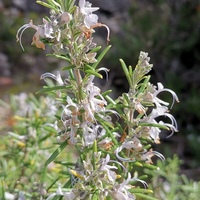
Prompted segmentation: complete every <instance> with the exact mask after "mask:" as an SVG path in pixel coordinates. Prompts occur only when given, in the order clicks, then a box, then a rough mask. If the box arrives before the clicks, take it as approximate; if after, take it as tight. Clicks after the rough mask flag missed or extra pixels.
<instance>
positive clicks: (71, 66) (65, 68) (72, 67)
mask: <svg viewBox="0 0 200 200" xmlns="http://www.w3.org/2000/svg"><path fill="white" fill-rule="evenodd" d="M74 68H76V66H75V65H69V66H66V67H63V68H62V70H70V69H74Z"/></svg>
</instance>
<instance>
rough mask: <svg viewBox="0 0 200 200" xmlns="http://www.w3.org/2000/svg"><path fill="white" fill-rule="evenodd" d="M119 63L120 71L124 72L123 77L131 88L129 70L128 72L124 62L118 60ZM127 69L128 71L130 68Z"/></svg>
mask: <svg viewBox="0 0 200 200" xmlns="http://www.w3.org/2000/svg"><path fill="white" fill-rule="evenodd" d="M119 61H120V63H121V66H122V69H123V71H124V74H125V76H126V78H127V80H128V83H129V85H130V87H131V88H132V85H133V84H132V80H131V76H130V73H129V70H128V68H127V66H126V64H125V62H124V61H123V60H122V59H119ZM129 69H130V67H129Z"/></svg>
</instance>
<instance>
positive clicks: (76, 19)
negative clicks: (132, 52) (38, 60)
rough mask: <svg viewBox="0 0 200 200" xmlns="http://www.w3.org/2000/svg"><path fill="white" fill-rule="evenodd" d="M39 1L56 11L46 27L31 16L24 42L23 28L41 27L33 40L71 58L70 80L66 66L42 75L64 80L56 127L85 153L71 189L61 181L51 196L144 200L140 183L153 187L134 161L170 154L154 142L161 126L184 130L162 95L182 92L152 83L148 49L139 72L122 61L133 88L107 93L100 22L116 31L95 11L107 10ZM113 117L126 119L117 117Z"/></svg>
mask: <svg viewBox="0 0 200 200" xmlns="http://www.w3.org/2000/svg"><path fill="white" fill-rule="evenodd" d="M37 2H38V3H40V4H42V5H44V6H46V7H48V8H50V9H51V12H50V18H46V19H43V25H39V26H36V25H34V24H33V22H32V21H30V23H29V24H25V25H24V26H22V27H21V28H20V29H19V30H18V32H17V40H18V41H20V44H21V46H22V43H21V37H22V34H23V32H24V31H25V30H26V29H27V28H29V27H31V28H34V29H35V30H36V33H35V35H34V36H33V42H32V44H35V45H36V47H38V48H42V49H45V44H49V45H50V46H51V47H52V49H53V51H54V54H53V56H56V57H57V58H60V59H64V60H66V61H67V62H68V66H67V67H66V68H65V70H68V71H69V77H67V78H65V79H62V78H61V75H60V73H59V72H58V73H57V75H54V74H52V73H49V72H48V73H45V74H43V75H42V76H41V79H44V80H47V79H48V78H52V79H54V80H55V81H56V82H57V85H58V86H59V87H53V88H54V94H55V96H56V98H57V99H58V101H59V102H60V104H61V107H62V111H61V116H60V120H59V121H60V123H61V124H62V127H59V128H58V127H57V126H56V127H55V128H57V129H59V130H62V131H60V133H59V136H58V140H59V142H61V143H62V142H65V141H67V143H68V145H72V146H75V147H76V149H77V150H78V153H79V156H80V159H79V160H78V161H77V162H76V163H75V167H73V168H71V169H70V170H69V171H70V173H71V182H70V184H69V188H68V190H67V191H64V190H62V187H61V186H59V187H58V189H57V192H55V193H53V194H51V195H50V196H49V197H48V199H52V198H53V197H54V196H56V195H61V196H63V197H64V198H65V199H70V200H71V199H95V198H96V196H98V199H102V200H103V199H105V197H110V198H112V199H118V200H123V199H124V200H127V199H136V196H135V195H134V190H133V189H134V186H133V185H132V183H133V182H135V181H139V182H141V183H142V184H143V185H144V186H145V187H146V186H147V184H146V183H145V182H144V181H143V180H140V179H139V178H138V177H137V175H131V174H132V173H134V164H135V163H136V162H137V164H138V162H140V165H141V166H143V163H148V164H151V163H152V160H151V157H152V156H154V155H156V156H158V157H160V158H161V159H164V157H163V156H162V155H161V154H160V153H158V152H156V151H153V150H152V149H151V145H149V143H150V142H155V143H157V144H158V143H160V138H159V134H160V132H161V129H170V130H171V131H172V134H173V132H175V131H177V124H176V121H175V119H174V117H173V116H172V115H171V114H169V113H168V110H169V109H168V106H169V103H167V102H165V101H163V100H161V99H159V98H158V94H159V93H161V92H162V91H168V92H170V93H171V94H172V96H173V100H176V101H178V98H177V96H176V94H175V93H174V92H173V91H171V90H169V89H165V88H164V87H163V86H162V84H161V83H158V86H157V87H156V86H154V85H152V84H150V82H149V76H147V73H148V72H149V71H150V70H151V68H152V67H153V66H152V65H151V64H149V57H148V54H147V53H144V52H141V53H140V56H139V61H138V64H137V66H136V68H135V69H134V70H132V68H131V67H129V68H127V67H126V65H125V63H124V62H123V61H122V60H121V64H122V68H123V70H124V72H125V75H126V77H127V80H128V82H129V85H130V90H129V92H128V93H124V94H123V95H122V96H121V97H119V98H118V99H117V100H115V101H114V100H112V99H111V98H110V97H109V96H108V93H109V92H107V93H106V92H105V93H104V94H102V93H101V90H100V88H98V87H97V86H95V85H94V83H93V80H94V78H95V76H97V77H101V74H100V73H99V72H100V71H101V70H104V71H105V72H106V74H107V72H108V70H107V69H106V68H99V69H96V67H97V65H98V64H99V62H100V60H101V59H102V57H103V56H104V55H105V53H106V52H107V50H108V49H109V47H107V48H106V50H104V51H103V53H101V54H100V56H99V57H97V58H96V56H97V51H98V50H99V49H100V48H99V47H98V46H97V45H96V44H95V43H94V42H93V37H92V34H93V33H94V28H96V27H102V26H103V27H105V28H106V29H107V32H108V36H107V41H109V35H110V31H109V28H108V27H107V26H106V25H105V24H102V23H99V22H98V16H97V15H96V14H93V12H94V11H97V10H98V9H99V8H98V7H92V5H91V4H90V3H89V2H86V1H85V0H80V1H79V4H78V5H75V4H74V1H73V0H63V1H62V0H59V1H56V0H49V1H48V3H45V2H41V1H37ZM22 48H23V46H22ZM47 83H48V81H47ZM48 90H50V89H49V88H48ZM63 91H64V92H63ZM51 92H52V90H51ZM112 116H114V118H117V119H118V120H119V119H120V120H121V121H122V123H119V122H118V120H113V118H112ZM160 116H164V117H167V118H169V119H170V122H171V123H164V122H163V121H156V118H158V117H160ZM130 191H133V192H130Z"/></svg>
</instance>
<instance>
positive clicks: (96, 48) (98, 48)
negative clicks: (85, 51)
mask: <svg viewBox="0 0 200 200" xmlns="http://www.w3.org/2000/svg"><path fill="white" fill-rule="evenodd" d="M100 49H101V46H97V47H95V48H93V49H92V50H91V51H90V53H93V52H97V51H99V50H100Z"/></svg>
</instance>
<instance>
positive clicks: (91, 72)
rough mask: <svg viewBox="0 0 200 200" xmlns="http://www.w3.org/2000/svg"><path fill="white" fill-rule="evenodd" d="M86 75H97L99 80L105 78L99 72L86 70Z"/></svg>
mask: <svg viewBox="0 0 200 200" xmlns="http://www.w3.org/2000/svg"><path fill="white" fill-rule="evenodd" d="M85 72H86V73H88V74H90V75H95V76H96V77H98V78H101V79H102V78H103V76H102V75H101V74H99V73H98V72H96V71H94V70H85Z"/></svg>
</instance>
